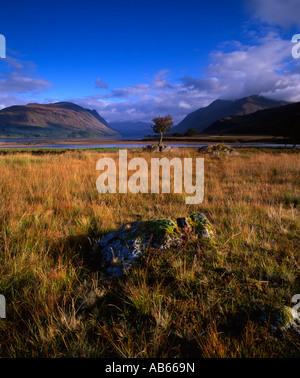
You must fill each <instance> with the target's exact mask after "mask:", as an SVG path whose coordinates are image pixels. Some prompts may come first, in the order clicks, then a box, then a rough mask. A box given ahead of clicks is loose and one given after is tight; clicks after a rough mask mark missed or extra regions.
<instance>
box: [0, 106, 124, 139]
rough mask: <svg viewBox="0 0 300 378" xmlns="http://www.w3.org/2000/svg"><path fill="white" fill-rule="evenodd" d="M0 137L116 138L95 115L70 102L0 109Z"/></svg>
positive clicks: (94, 112) (98, 116) (114, 133)
mask: <svg viewBox="0 0 300 378" xmlns="http://www.w3.org/2000/svg"><path fill="white" fill-rule="evenodd" d="M0 136H2V137H3V136H17V137H24V136H26V137H35V136H39V137H44V136H57V137H63V136H64V137H69V136H70V137H116V136H119V134H118V133H117V132H116V131H114V130H112V129H111V128H110V127H109V125H108V123H107V122H106V121H105V120H104V119H103V118H102V117H101V116H100V115H99V114H98V113H97V112H96V110H90V109H85V108H83V107H81V106H79V105H76V104H73V103H71V102H57V103H53V104H28V105H15V106H10V107H8V108H4V109H2V110H0Z"/></svg>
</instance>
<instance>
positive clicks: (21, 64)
mask: <svg viewBox="0 0 300 378" xmlns="http://www.w3.org/2000/svg"><path fill="white" fill-rule="evenodd" d="M1 63H2V65H3V69H2V70H1V71H0V93H1V94H13V93H14V94H24V93H26V94H28V93H39V92H44V91H45V90H46V89H48V88H49V87H51V86H52V84H51V83H50V82H49V81H48V80H45V79H42V78H40V77H38V76H37V75H36V72H35V65H34V63H33V62H28V61H21V60H18V59H16V58H13V57H11V56H7V57H6V59H1Z"/></svg>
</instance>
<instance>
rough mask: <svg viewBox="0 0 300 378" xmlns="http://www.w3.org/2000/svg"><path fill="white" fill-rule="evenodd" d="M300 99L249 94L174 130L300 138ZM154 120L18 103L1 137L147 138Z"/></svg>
mask: <svg viewBox="0 0 300 378" xmlns="http://www.w3.org/2000/svg"><path fill="white" fill-rule="evenodd" d="M299 120H300V103H287V102H285V101H276V100H271V99H268V98H265V97H263V96H257V95H254V96H249V97H244V98H241V99H238V100H235V101H230V100H216V101H214V102H212V103H211V104H210V105H208V106H207V107H204V108H200V109H198V110H196V111H194V112H192V113H190V114H188V115H187V116H186V117H185V118H184V119H183V120H182V121H181V122H180V123H179V124H178V125H177V126H175V127H173V128H172V129H171V131H170V133H169V134H172V133H176V132H181V133H183V132H186V131H187V130H188V129H190V128H194V129H196V131H197V133H198V134H206V135H213V134H215V135H216V134H217V135H233V134H235V135H273V136H277V135H278V136H286V137H290V138H293V137H296V139H297V140H298V139H299V138H300V135H299V130H300V126H298V124H299ZM146 135H153V130H152V128H151V123H150V122H149V123H148V122H132V121H123V122H113V123H110V124H108V123H107V122H106V121H105V119H103V118H102V117H101V116H100V115H99V114H98V113H97V111H96V110H90V109H85V108H83V107H81V106H79V105H76V104H74V103H71V102H57V103H51V104H28V105H15V106H10V107H7V108H4V109H2V110H0V137H2V138H3V137H47V136H49V137H73V138H77V137H81V138H93V137H95V138H118V137H120V136H124V137H127V138H143V137H144V136H146Z"/></svg>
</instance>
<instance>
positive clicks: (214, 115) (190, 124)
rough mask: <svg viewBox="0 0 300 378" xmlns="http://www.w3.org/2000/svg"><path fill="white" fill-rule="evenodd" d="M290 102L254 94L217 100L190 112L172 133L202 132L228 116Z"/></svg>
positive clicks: (244, 113)
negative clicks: (233, 98)
mask: <svg viewBox="0 0 300 378" xmlns="http://www.w3.org/2000/svg"><path fill="white" fill-rule="evenodd" d="M287 104H288V102H285V101H276V100H271V99H268V98H266V97H263V96H258V95H253V96H248V97H243V98H241V99H238V100H235V101H231V100H216V101H214V102H212V103H211V104H210V105H208V106H207V107H204V108H200V109H197V110H195V111H194V112H192V113H189V114H188V115H187V116H186V117H185V118H184V119H183V120H182V121H181V122H180V123H179V124H178V125H176V126H175V127H173V128H172V131H171V132H172V133H176V132H177V133H184V132H186V131H187V130H188V129H189V128H194V129H196V131H197V133H201V132H202V131H203V130H204V129H206V128H207V127H209V126H210V125H211V124H212V123H214V122H216V121H218V120H220V119H222V118H224V117H228V116H233V115H246V114H250V113H254V112H256V111H258V110H263V109H268V108H273V107H277V106H282V105H287Z"/></svg>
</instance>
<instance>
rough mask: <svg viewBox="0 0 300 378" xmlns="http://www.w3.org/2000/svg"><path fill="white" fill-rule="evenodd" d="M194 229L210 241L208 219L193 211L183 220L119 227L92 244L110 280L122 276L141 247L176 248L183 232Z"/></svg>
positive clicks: (139, 222)
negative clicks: (98, 252) (98, 253)
mask: <svg viewBox="0 0 300 378" xmlns="http://www.w3.org/2000/svg"><path fill="white" fill-rule="evenodd" d="M192 230H194V231H195V232H196V234H197V235H198V236H201V237H204V238H210V237H211V236H212V234H213V230H212V226H211V224H210V222H209V221H208V219H207V218H206V217H205V216H204V215H203V214H200V213H196V212H193V213H191V214H190V215H189V216H188V217H186V218H178V219H177V222H174V221H173V220H170V219H151V220H148V221H143V222H142V221H137V222H132V223H128V224H126V225H123V226H122V227H120V228H119V229H118V230H116V231H115V232H112V233H110V234H109V235H107V236H105V237H104V238H103V239H101V240H100V241H99V242H98V243H97V244H96V250H97V251H100V254H101V260H102V267H103V269H104V271H105V272H106V273H107V274H108V276H110V277H116V276H120V275H122V274H123V273H125V272H126V271H127V270H128V269H129V268H130V267H131V266H132V265H133V264H134V263H135V262H136V260H137V259H138V257H139V256H140V255H141V254H142V253H143V251H144V250H145V248H147V247H148V246H151V247H152V248H159V249H161V250H163V249H167V248H170V247H176V246H178V245H179V244H180V243H181V242H182V236H183V233H186V232H190V231H192Z"/></svg>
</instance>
